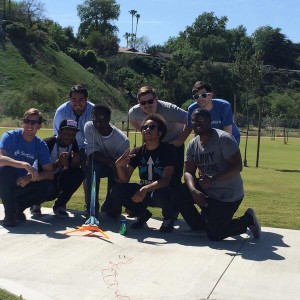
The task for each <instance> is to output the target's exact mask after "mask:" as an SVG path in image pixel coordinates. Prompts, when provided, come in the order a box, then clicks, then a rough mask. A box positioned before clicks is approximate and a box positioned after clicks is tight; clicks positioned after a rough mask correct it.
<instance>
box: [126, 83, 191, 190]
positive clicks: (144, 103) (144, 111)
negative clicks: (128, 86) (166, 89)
mask: <svg viewBox="0 0 300 300" xmlns="http://www.w3.org/2000/svg"><path fill="white" fill-rule="evenodd" d="M137 99H138V104H136V105H135V106H133V107H132V108H131V109H130V110H129V121H130V124H131V125H132V126H133V127H134V128H135V129H136V130H138V131H140V130H141V125H142V122H143V120H144V119H145V117H147V116H148V115H150V114H158V115H161V116H162V117H163V118H164V119H165V121H166V124H167V133H166V136H165V137H164V139H163V142H167V143H170V144H172V145H173V146H174V147H175V150H176V153H177V161H178V165H177V166H176V168H175V172H174V177H175V181H176V182H177V183H178V184H180V183H181V177H182V172H183V159H184V140H183V138H182V135H183V134H184V128H185V124H186V122H187V112H186V111H185V110H183V109H181V108H179V107H178V106H176V105H175V104H172V103H170V102H166V101H162V100H158V97H157V94H156V91H155V90H154V88H152V87H151V86H143V87H141V88H140V89H139V91H138V93H137Z"/></svg>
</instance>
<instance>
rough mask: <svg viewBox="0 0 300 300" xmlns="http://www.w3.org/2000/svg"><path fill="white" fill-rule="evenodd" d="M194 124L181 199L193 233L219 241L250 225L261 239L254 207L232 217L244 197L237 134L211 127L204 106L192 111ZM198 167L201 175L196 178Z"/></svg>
mask: <svg viewBox="0 0 300 300" xmlns="http://www.w3.org/2000/svg"><path fill="white" fill-rule="evenodd" d="M192 126H193V129H194V132H195V134H196V137H195V138H194V139H192V140H191V141H190V142H189V144H188V146H187V151H186V157H185V172H184V180H185V186H184V189H183V193H182V195H181V197H179V200H178V202H179V211H180V213H181V215H182V216H183V218H184V219H185V221H186V222H187V223H188V225H189V226H190V227H191V229H192V232H190V233H191V234H193V233H195V232H196V231H199V230H205V231H206V233H207V237H208V238H209V239H210V240H213V241H220V240H223V239H225V238H227V237H230V236H234V235H239V234H242V233H245V232H246V231H247V227H249V229H250V230H251V232H252V234H253V236H254V238H259V237H260V234H261V228H260V224H259V222H258V220H257V218H256V215H255V212H254V210H253V209H252V208H248V209H247V210H246V212H245V214H244V215H243V216H241V217H239V218H236V219H233V215H234V213H235V212H236V211H237V209H238V208H239V206H240V204H241V202H242V199H243V197H244V188H243V181H242V177H241V175H240V172H241V171H242V159H241V153H240V150H239V146H238V144H237V143H236V141H235V139H234V137H233V136H232V135H231V134H229V133H227V132H225V131H223V130H219V129H214V128H211V117H210V113H209V111H207V110H205V109H200V108H198V109H196V110H195V111H194V112H193V114H192ZM197 169H198V170H199V173H200V178H197V177H196V173H197ZM194 204H197V205H198V206H199V207H200V208H201V210H202V213H201V214H200V212H199V211H198V210H197V208H196V207H195V205H194Z"/></svg>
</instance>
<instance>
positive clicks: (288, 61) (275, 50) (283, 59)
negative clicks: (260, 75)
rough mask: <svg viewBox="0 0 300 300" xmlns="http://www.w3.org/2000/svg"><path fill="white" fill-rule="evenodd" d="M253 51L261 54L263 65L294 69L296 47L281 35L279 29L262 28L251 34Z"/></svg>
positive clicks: (296, 53)
mask: <svg viewBox="0 0 300 300" xmlns="http://www.w3.org/2000/svg"><path fill="white" fill-rule="evenodd" d="M252 36H253V39H254V48H255V51H256V52H258V51H260V52H261V53H262V60H263V64H264V65H273V66H275V67H276V68H294V67H295V65H296V60H297V58H298V55H299V54H298V51H297V49H296V46H295V45H293V43H292V42H291V41H290V40H289V39H287V38H286V36H285V35H284V34H282V33H281V29H280V28H272V27H271V26H262V27H259V28H258V29H256V30H255V32H254V33H253V35H252Z"/></svg>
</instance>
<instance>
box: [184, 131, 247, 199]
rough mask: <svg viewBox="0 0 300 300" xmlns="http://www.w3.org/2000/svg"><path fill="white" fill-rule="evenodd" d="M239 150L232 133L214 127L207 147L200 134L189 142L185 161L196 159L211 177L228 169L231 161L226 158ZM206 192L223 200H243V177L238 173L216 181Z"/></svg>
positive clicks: (201, 171)
mask: <svg viewBox="0 0 300 300" xmlns="http://www.w3.org/2000/svg"><path fill="white" fill-rule="evenodd" d="M237 151H239V146H238V144H237V143H236V141H235V139H234V137H233V136H232V135H230V134H229V133H227V132H225V131H223V130H220V129H213V134H212V137H211V139H210V141H209V143H208V144H207V145H206V146H205V147H202V145H201V143H200V137H199V136H196V137H195V138H193V139H192V140H191V141H190V142H189V144H188V146H187V150H186V155H185V161H194V162H195V164H196V166H197V167H198V169H199V171H200V173H202V174H205V175H207V176H210V177H211V176H214V175H217V174H219V173H220V172H222V171H223V170H225V169H227V168H228V166H229V163H228V162H227V161H226V159H227V158H228V157H230V156H232V155H233V154H234V153H236V152H237ZM205 192H206V194H207V195H208V196H209V197H211V198H214V199H216V200H219V201H222V202H235V201H238V200H241V199H243V197H244V188H243V180H242V177H241V175H240V173H237V174H236V175H235V176H233V177H231V178H229V179H226V180H218V181H214V182H213V184H212V185H211V186H210V187H209V188H208V189H206V190H205Z"/></svg>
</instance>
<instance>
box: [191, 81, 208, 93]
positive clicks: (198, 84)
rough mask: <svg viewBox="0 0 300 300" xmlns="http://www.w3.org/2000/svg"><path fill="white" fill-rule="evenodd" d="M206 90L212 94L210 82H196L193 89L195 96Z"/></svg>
mask: <svg viewBox="0 0 300 300" xmlns="http://www.w3.org/2000/svg"><path fill="white" fill-rule="evenodd" d="M202 89H205V90H206V91H207V92H208V93H211V92H212V87H211V85H210V84H209V83H208V82H205V81H196V82H195V84H194V86H193V88H192V93H193V94H195V93H196V92H197V91H199V90H202Z"/></svg>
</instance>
